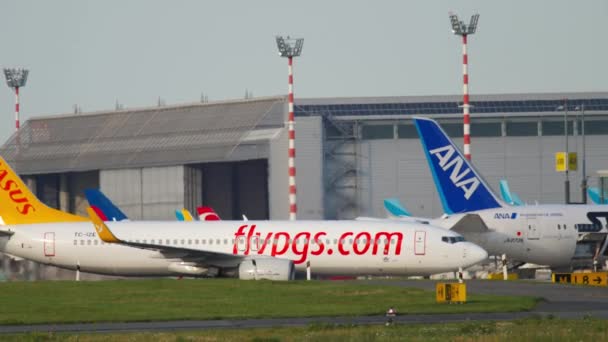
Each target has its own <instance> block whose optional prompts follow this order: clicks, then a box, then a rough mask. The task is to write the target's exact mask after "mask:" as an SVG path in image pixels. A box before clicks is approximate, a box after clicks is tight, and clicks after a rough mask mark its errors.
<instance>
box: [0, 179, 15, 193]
mask: <svg viewBox="0 0 608 342" xmlns="http://www.w3.org/2000/svg"><path fill="white" fill-rule="evenodd" d="M11 185H15V186H17V183H15V181H14V180H12V179H9V180H8V181H7V182H6V183H5V184H4V185H3V186H2V189H3V190H4V191H9V190H10V189H11Z"/></svg>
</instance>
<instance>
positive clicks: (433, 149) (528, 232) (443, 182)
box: [385, 117, 608, 268]
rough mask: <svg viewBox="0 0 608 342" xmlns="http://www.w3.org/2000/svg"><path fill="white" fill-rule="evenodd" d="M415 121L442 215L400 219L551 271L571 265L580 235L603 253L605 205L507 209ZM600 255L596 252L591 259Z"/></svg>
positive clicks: (448, 146)
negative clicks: (441, 230)
mask: <svg viewBox="0 0 608 342" xmlns="http://www.w3.org/2000/svg"><path fill="white" fill-rule="evenodd" d="M414 123H415V125H416V128H417V130H418V134H419V135H420V139H421V142H422V147H423V149H424V152H425V155H426V158H427V161H428V163H429V167H430V169H431V173H432V175H433V180H434V182H435V186H436V187H437V191H438V192H439V196H440V198H441V203H442V205H443V209H444V212H445V215H443V216H442V217H440V218H437V219H424V218H415V217H403V220H405V221H418V222H421V221H427V222H429V223H430V224H432V225H435V226H440V227H444V228H448V229H451V230H454V231H457V232H459V233H461V234H463V235H464V236H465V237H466V238H467V239H468V240H470V241H472V242H475V243H476V244H478V245H480V246H481V247H483V248H485V249H486V250H487V251H488V253H489V254H490V255H501V254H506V255H507V256H508V257H509V258H510V259H512V260H516V261H519V262H526V263H533V264H538V265H547V266H551V267H554V268H559V267H567V266H569V265H570V264H571V262H572V258H573V256H574V255H575V249H576V248H577V239H578V238H579V237H580V236H579V235H589V234H595V235H597V236H598V238H600V239H603V241H605V242H604V245H603V246H604V247H603V249H604V250H605V248H606V241H607V240H606V232H607V231H608V230H607V229H608V227H607V225H606V223H607V221H606V220H607V219H608V210H607V209H606V207H605V206H604V207H603V206H598V205H559V204H558V205H541V204H539V205H521V206H511V205H508V204H506V203H504V202H502V201H501V200H500V199H499V198H498V196H496V195H495V194H494V192H493V191H492V189H491V188H490V187H489V186H488V185H487V183H486V182H485V181H484V179H483V177H482V176H481V174H480V173H479V172H478V171H477V170H476V169H475V168H474V167H473V165H472V163H470V162H469V161H468V160H467V159H465V158H464V156H463V155H462V153H461V152H460V150H459V149H458V147H457V146H456V145H455V144H454V142H453V141H451V140H450V138H449V137H448V136H447V134H446V133H445V132H444V131H443V130H442V129H441V127H440V126H439V124H438V123H437V122H435V121H434V120H431V119H428V118H421V117H415V118H414ZM385 203H386V202H385ZM391 207H392V208H391ZM394 207H395V203H390V201H389V204H388V205H387V209H389V211H390V210H391V209H392V211H393V212H397V213H398V212H403V211H405V210H404V209H395V208H394ZM405 212H407V211H405ZM397 216H400V215H397ZM601 253H603V251H602V250H598V251H597V252H596V257H597V255H598V254H599V255H601Z"/></svg>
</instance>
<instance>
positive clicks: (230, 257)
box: [87, 207, 244, 265]
mask: <svg viewBox="0 0 608 342" xmlns="http://www.w3.org/2000/svg"><path fill="white" fill-rule="evenodd" d="M87 213H88V214H89V217H90V218H91V221H93V225H94V227H95V231H96V232H97V235H98V236H99V238H100V239H101V240H102V241H103V242H106V243H116V244H120V245H125V246H130V247H136V248H142V249H149V250H154V251H158V252H160V253H162V254H164V255H165V257H167V258H180V259H185V260H190V261H192V260H196V261H198V262H204V263H205V264H208V265H220V264H222V265H225V264H236V263H238V262H240V261H241V260H242V259H243V258H244V257H243V256H242V255H234V254H228V253H218V252H211V251H204V250H200V249H191V248H184V247H176V246H167V245H159V244H151V243H140V242H129V241H125V240H122V239H120V238H119V237H117V236H116V235H114V233H113V232H112V231H111V230H110V228H108V226H107V225H106V223H105V222H104V221H103V220H102V219H101V218H100V217H99V215H97V212H96V211H95V210H94V209H93V208H91V207H89V208H87Z"/></svg>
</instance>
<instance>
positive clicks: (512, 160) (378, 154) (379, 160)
mask: <svg viewBox="0 0 608 342" xmlns="http://www.w3.org/2000/svg"><path fill="white" fill-rule="evenodd" d="M455 141H456V142H457V143H458V144H459V145H462V138H457V139H455ZM607 142H608V141H607V140H606V136H600V135H595V136H587V137H586V146H587V148H586V150H587V175H588V176H589V186H597V179H596V178H597V177H596V175H595V171H596V170H598V169H605V168H606V161H607V160H608V149H606V147H605V146H606V143H607ZM569 143H570V148H569V149H570V151H571V152H575V151H577V152H578V153H579V158H581V155H582V138H581V137H580V136H578V137H576V136H575V137H573V136H570V138H569ZM360 144H361V149H360V150H361V153H362V157H361V158H359V161H360V162H359V164H358V165H359V166H358V167H359V170H360V172H359V183H360V187H361V188H362V189H363V191H361V197H360V199H359V200H360V206H361V212H362V215H369V216H378V217H385V216H386V213H385V211H384V208H383V203H382V201H383V199H385V198H388V197H398V198H399V199H400V200H401V202H402V203H403V204H404V205H405V206H406V207H407V209H409V210H410V211H411V212H412V214H414V215H417V216H424V217H437V216H440V215H442V214H443V208H442V207H441V203H440V201H439V196H438V194H437V191H436V190H435V185H434V183H433V179H432V176H431V174H430V170H429V168H428V165H427V161H426V158H425V156H424V154H423V152H422V147H421V144H420V142H419V140H418V139H379V140H363V141H361V142H360ZM460 147H461V146H460ZM563 150H564V138H563V137H557V136H532V137H496V138H483V137H477V138H472V140H471V151H472V157H473V162H474V165H475V167H476V168H477V169H478V170H479V171H480V172H481V173H482V175H483V176H484V177H485V180H486V182H488V183H489V185H490V186H491V187H492V188H493V189H495V191H496V193H497V194H499V192H498V182H499V180H500V179H502V178H506V179H507V180H508V181H509V185H510V187H511V190H512V191H513V192H515V193H517V194H518V195H519V196H520V197H521V199H522V200H523V201H525V202H527V203H529V204H533V203H535V202H538V203H543V204H550V203H564V179H565V176H564V174H563V173H557V172H556V171H555V160H554V154H555V152H558V151H563ZM569 178H570V183H571V188H570V194H571V200H572V201H581V191H580V182H581V178H582V175H581V164H580V159H579V169H578V171H571V172H570V177H569Z"/></svg>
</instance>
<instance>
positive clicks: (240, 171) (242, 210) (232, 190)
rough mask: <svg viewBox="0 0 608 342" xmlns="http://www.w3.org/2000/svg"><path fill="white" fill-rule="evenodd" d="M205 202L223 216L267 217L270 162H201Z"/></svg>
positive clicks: (237, 217)
mask: <svg viewBox="0 0 608 342" xmlns="http://www.w3.org/2000/svg"><path fill="white" fill-rule="evenodd" d="M200 167H201V170H202V177H203V182H202V184H203V189H202V191H203V196H202V197H203V204H204V205H207V206H211V207H213V209H214V210H215V211H216V212H217V213H218V214H219V216H220V217H221V218H222V219H226V220H228V219H232V220H241V219H242V218H243V216H242V215H246V216H247V218H248V219H251V220H265V219H268V217H269V210H268V161H267V160H265V159H263V160H249V161H242V162H232V163H209V164H202V165H201V166H200Z"/></svg>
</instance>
